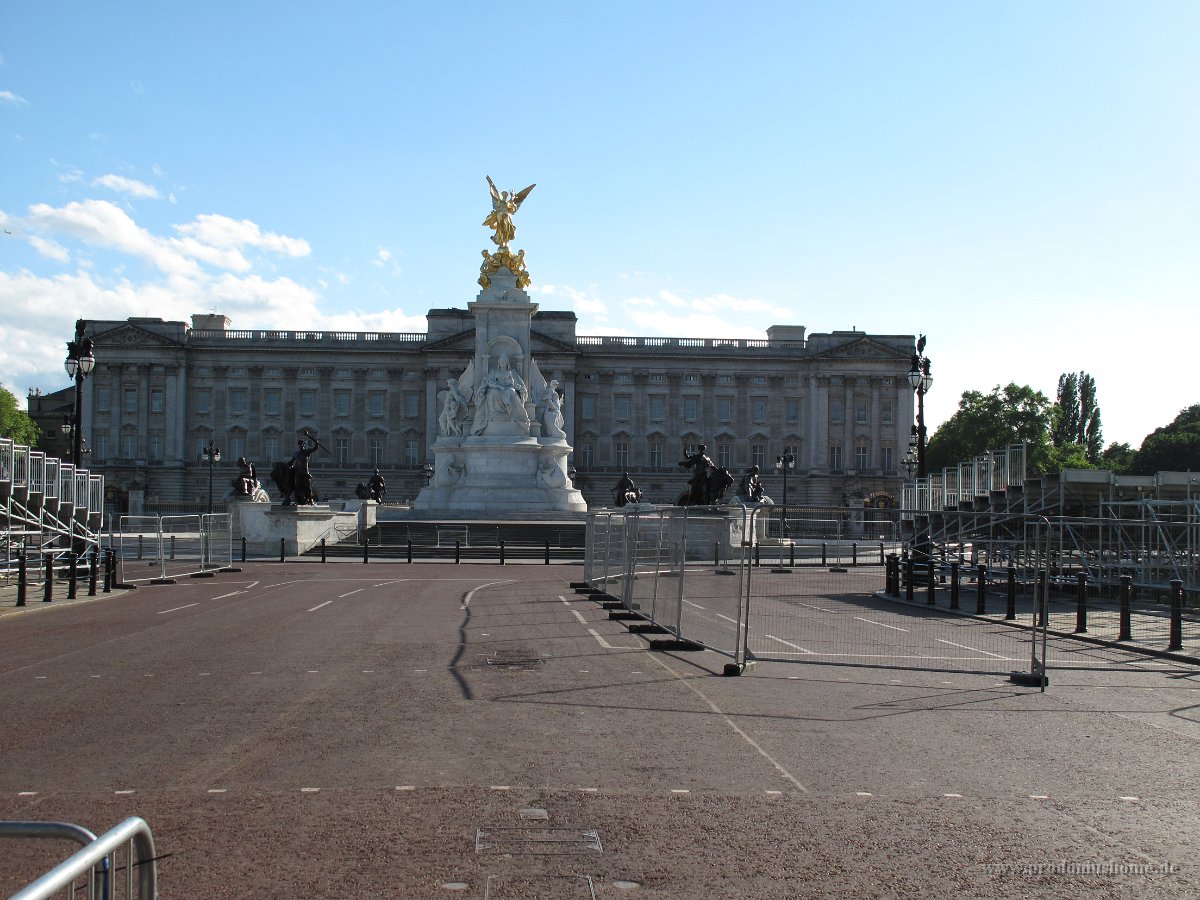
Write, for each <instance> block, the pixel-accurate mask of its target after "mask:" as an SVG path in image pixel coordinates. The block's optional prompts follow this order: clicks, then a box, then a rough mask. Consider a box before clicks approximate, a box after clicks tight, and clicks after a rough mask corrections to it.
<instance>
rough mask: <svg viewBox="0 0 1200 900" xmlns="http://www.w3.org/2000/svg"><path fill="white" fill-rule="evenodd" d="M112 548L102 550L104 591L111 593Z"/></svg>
mask: <svg viewBox="0 0 1200 900" xmlns="http://www.w3.org/2000/svg"><path fill="white" fill-rule="evenodd" d="M113 553H114V551H113V549H112V548H111V547H109V548H108V549H107V550H105V551H104V593H106V594H111V593H112V570H113Z"/></svg>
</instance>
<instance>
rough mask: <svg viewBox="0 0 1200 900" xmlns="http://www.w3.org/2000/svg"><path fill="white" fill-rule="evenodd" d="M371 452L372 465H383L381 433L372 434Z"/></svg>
mask: <svg viewBox="0 0 1200 900" xmlns="http://www.w3.org/2000/svg"><path fill="white" fill-rule="evenodd" d="M369 452H370V457H371V465H373V466H382V465H383V438H381V437H379V435H372V436H371V441H370V451H369Z"/></svg>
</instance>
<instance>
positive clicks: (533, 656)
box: [487, 649, 546, 669]
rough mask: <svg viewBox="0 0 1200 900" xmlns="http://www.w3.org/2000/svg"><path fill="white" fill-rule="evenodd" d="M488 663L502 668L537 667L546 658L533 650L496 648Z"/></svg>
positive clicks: (544, 661) (543, 662)
mask: <svg viewBox="0 0 1200 900" xmlns="http://www.w3.org/2000/svg"><path fill="white" fill-rule="evenodd" d="M487 664H488V665H489V666H495V667H497V668H500V669H536V668H537V667H538V666H543V665H545V664H546V660H545V659H543V658H542V657H541V656H540V655H538V654H537V653H536V652H534V651H533V650H521V649H516V650H496V651H495V652H494V653H493V654H492V655H491V656H489V657H488V658H487Z"/></svg>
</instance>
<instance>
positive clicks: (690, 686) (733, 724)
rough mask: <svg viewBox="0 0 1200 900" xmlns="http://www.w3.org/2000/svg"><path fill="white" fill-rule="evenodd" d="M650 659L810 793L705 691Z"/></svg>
mask: <svg viewBox="0 0 1200 900" xmlns="http://www.w3.org/2000/svg"><path fill="white" fill-rule="evenodd" d="M650 658H651V659H653V660H654V661H655V662H656V663H658V665H660V666H662V667H663V668H664V669H666V670H667V671H668V672H670V673H671V674H672V675H674V676H675V678H676V679H677V680H678V681H679V682H680V683H681V684H682V685H683V686H684V687H686V688H687V689H688V690H689V691H691V692H692V693H693V694H695V695H696V696H697V697H699V698H700V699H701V700H703V701H704V702H705V704H707V705H708V708H709V709H711V710H712V711H713V712H714V713H716V714H717V715H718V716H720V717H721V718H722V719H723V720H724V721H725V724H726V725H728V726H729V728H730V729H731V730H732V731H733V733H734V734H736V735H737V736H738V737H740V738H741V739H742V740H744V741H745V742H746V743H747V744H749V745H750V746H751V747H753V748H754V749H755V750H756V751H758V754H759V756H761V757H762V758H763V759H765V760H766V761H767V762H769V763H770V764H771V765H772V766H774V768H775V771H777V772H778V773H779V774H780V775H782V776H783V777H784V778H786V779H787V780H788V781H790V782H791V783H792V784H794V785H795V786H796V788H797V789H798V790H799V791H800V792H801V793H805V794H807V793H808V788H806V787H805V786H804V785H802V784H801V783H800V782H799V781H798V780H797V779H796V776H794V775H793V774H792V773H791V772H789V771H788V770H787V769H785V768H784V767H783V766H782V765H780V763H779V761H778V760H776V759H775V758H774V757H773V756H771V754H769V753H768V752H767V751H766V750H764V749H763V748H762V747H761V746H759V745H758V743H757V742H756V741H755V740H754V738H752V737H750V735H748V734H746V732H745V731H743V730H742V729H741V728H739V727H738V725H737V723H736V722H734V721H733V719H731V718H730V717H729V716H728V715H726V714H725V712H723V711H722V710H721V708H720V707H718V706H717V704H715V703H713V702H712V700H710V699H709V698H708V696H707V695H706V694H705V693H704V691H702V690H700V688H698V687H696V685H694V684H692V682H691V681H689V680H688V679H686V678H684V677H683V676H682V675H680V674H679V673H678V672H676V671H675V670H674V669H672V668H671V667H670V666H669V665H667V664H666V663H665V662H663V661H662V660H661V659H659V658H658V657H656V656H651V657H650Z"/></svg>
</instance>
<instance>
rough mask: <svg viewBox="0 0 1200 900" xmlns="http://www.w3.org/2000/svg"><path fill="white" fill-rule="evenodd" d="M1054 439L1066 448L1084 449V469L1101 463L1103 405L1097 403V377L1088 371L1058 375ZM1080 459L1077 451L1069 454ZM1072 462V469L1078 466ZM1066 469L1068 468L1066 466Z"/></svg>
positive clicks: (1061, 446) (1052, 437)
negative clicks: (1076, 447) (1101, 412)
mask: <svg viewBox="0 0 1200 900" xmlns="http://www.w3.org/2000/svg"><path fill="white" fill-rule="evenodd" d="M1051 442H1052V443H1053V444H1054V446H1055V447H1056V448H1059V449H1060V450H1063V449H1065V448H1067V447H1068V446H1070V445H1071V444H1077V445H1078V446H1080V447H1082V448H1083V449H1084V458H1083V460H1082V466H1083V468H1090V467H1091V466H1095V465H1097V464H1098V463H1099V462H1100V457H1101V454H1102V450H1103V447H1104V438H1103V429H1102V428H1101V426H1100V407H1099V405H1098V404H1097V402H1096V379H1095V378H1093V377H1092V376H1091V375H1089V374H1088V373H1087V372H1080V373H1079V374H1078V375H1076V374H1075V373H1074V372H1064V373H1063V374H1062V375H1060V376H1058V396H1057V399H1056V400H1055V402H1054V424H1053V428H1052V429H1051ZM1067 457H1070V458H1072V459H1074V460H1076V461H1079V456H1078V454H1071V453H1067V454H1066V456H1065V457H1064V458H1067ZM1078 467H1079V466H1075V465H1072V466H1070V467H1069V468H1078ZM1064 468H1065V467H1064Z"/></svg>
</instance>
